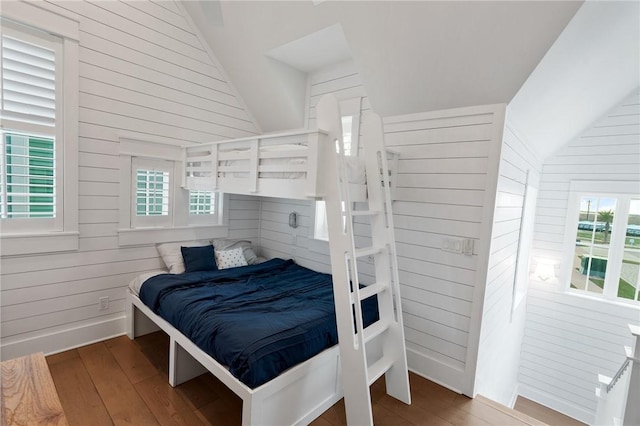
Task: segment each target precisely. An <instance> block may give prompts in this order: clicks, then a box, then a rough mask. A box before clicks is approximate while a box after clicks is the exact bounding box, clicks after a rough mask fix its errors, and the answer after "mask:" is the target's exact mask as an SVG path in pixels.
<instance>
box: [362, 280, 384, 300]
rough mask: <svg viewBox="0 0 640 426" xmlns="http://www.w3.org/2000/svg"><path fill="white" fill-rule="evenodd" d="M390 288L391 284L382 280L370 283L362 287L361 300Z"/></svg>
mask: <svg viewBox="0 0 640 426" xmlns="http://www.w3.org/2000/svg"><path fill="white" fill-rule="evenodd" d="M388 288H389V284H388V283H386V282H384V281H382V282H377V283H373V284H370V285H368V286H365V287H363V288H361V289H360V300H364V299H367V298H369V297H371V296H373V295H374V294H379V293H382V292H383V291H385V290H386V289H388Z"/></svg>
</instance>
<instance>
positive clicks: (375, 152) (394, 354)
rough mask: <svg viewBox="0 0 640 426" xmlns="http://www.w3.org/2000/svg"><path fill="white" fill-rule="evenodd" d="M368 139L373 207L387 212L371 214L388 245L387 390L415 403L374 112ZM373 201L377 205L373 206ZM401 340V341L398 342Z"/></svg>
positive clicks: (381, 266) (380, 272) (379, 263)
mask: <svg viewBox="0 0 640 426" xmlns="http://www.w3.org/2000/svg"><path fill="white" fill-rule="evenodd" d="M364 136H365V137H364V140H365V142H366V146H365V155H366V167H367V189H368V194H369V203H370V208H371V209H374V208H375V209H380V210H381V211H382V212H383V214H380V215H377V216H374V217H372V218H371V234H372V240H373V244H374V246H375V245H384V247H385V250H384V251H383V252H382V253H381V254H380V255H377V256H376V259H375V260H376V262H375V268H376V277H388V279H389V286H390V288H389V291H385V292H382V293H380V294H378V304H379V308H380V317H381V319H382V318H383V317H384V318H385V319H387V320H389V322H390V324H389V330H388V331H387V333H389V336H388V338H387V339H386V340H385V342H387V343H386V344H383V356H385V357H389V358H391V359H393V360H394V363H393V366H392V367H391V369H390V370H389V371H388V372H387V373H386V375H385V378H386V386H387V393H388V394H389V395H391V396H393V397H394V398H396V399H399V400H400V401H402V402H405V403H406V404H410V403H411V394H410V391H409V374H408V369H407V357H406V349H405V340H404V325H403V321H402V306H401V301H400V284H399V283H400V278H399V274H398V267H397V261H396V244H395V236H394V227H393V211H392V203H391V191H390V180H389V165H388V163H387V152H386V149H385V147H384V139H383V128H382V121H381V120H380V117H379V116H377V115H375V114H371V115H370V116H369V117H368V119H367V122H366V123H365V127H364ZM372 204H373V206H372ZM397 342H401V344H400V345H398V344H395V343H397Z"/></svg>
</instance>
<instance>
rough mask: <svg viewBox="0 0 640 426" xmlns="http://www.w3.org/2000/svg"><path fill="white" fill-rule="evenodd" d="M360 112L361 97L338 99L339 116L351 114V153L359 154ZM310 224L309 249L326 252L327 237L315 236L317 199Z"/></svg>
mask: <svg viewBox="0 0 640 426" xmlns="http://www.w3.org/2000/svg"><path fill="white" fill-rule="evenodd" d="M361 113H362V98H361V97H356V98H351V99H345V100H342V101H340V115H341V117H346V116H351V117H352V120H351V155H355V156H358V155H359V154H360V115H361ZM309 208H310V219H311V222H310V225H311V226H309V250H311V251H314V252H317V253H327V252H328V244H329V239H328V238H327V239H326V240H325V239H324V238H318V237H317V236H316V209H317V208H318V201H313V202H311V204H310V207H309Z"/></svg>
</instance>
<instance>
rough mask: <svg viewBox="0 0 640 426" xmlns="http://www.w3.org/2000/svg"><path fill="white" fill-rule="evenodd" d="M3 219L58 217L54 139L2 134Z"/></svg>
mask: <svg viewBox="0 0 640 426" xmlns="http://www.w3.org/2000/svg"><path fill="white" fill-rule="evenodd" d="M2 140H3V142H4V143H3V145H4V146H3V147H2V148H3V156H2V157H3V160H4V161H2V163H3V166H4V170H5V173H4V176H3V179H2V182H1V184H2V199H1V202H2V217H3V218H20V217H22V218H27V217H29V218H35V217H40V218H53V217H55V213H56V211H55V199H56V185H55V182H56V180H55V151H54V144H53V139H51V138H44V137H34V136H26V135H20V134H16V133H3V134H2Z"/></svg>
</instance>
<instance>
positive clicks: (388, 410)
mask: <svg viewBox="0 0 640 426" xmlns="http://www.w3.org/2000/svg"><path fill="white" fill-rule="evenodd" d="M168 350H169V342H168V339H167V337H166V335H165V334H163V333H161V332H158V333H153V334H150V335H147V336H143V337H139V338H137V339H136V340H135V341H131V340H129V339H128V338H127V337H126V336H122V337H118V338H115V339H111V340H108V341H105V342H100V343H96V344H93V345H89V346H84V347H82V348H79V349H75V350H71V351H68V352H63V353H61V354H57V355H52V356H49V357H47V362H48V364H49V368H50V370H51V374H52V376H53V380H54V382H55V385H56V388H57V390H58V394H59V396H60V401H61V403H62V406H63V408H64V411H65V413H66V415H67V418H68V420H69V424H70V425H82V426H84V425H92V426H93V425H96V426H97V425H111V424H116V425H136V426H139V425H157V424H160V425H223V426H232V425H239V424H240V421H241V412H242V402H241V400H240V399H239V398H238V397H237V396H235V395H234V394H233V393H232V392H230V391H229V390H228V389H227V388H226V387H225V386H224V385H223V384H222V383H221V382H219V381H218V380H217V379H215V378H214V377H213V376H212V375H210V374H206V375H202V376H200V377H197V378H195V379H193V380H191V381H189V382H187V383H184V384H182V385H180V386H177V387H175V388H172V387H171V386H169V384H168V381H167V374H168V371H167V370H168ZM410 381H411V394H412V399H413V401H412V402H413V403H412V405H410V406H407V405H405V404H403V403H401V402H399V401H397V400H395V399H393V398H391V397H389V396H388V395H386V393H385V390H384V377H383V378H381V379H380V380H378V381H377V382H376V383H374V384H373V386H372V388H371V389H372V401H373V412H374V421H375V424H376V425H378V426H384V425H390V426H405V425H433V426H451V425H455V426H466V425H474V426H475V425H478V426H483V425H514V426H521V425H522V426H524V425H543V424H544V423H542V422H540V421H538V420H534V419H533V418H531V417H528V416H527V415H524V414H520V413H518V412H516V411H513V410H510V409H508V408H506V407H503V406H500V405H498V404H496V403H493V402H492V401H489V400H487V399H484V398H482V397H478V398H475V399H473V400H472V399H469V398H467V397H465V396H462V395H459V394H456V393H454V392H452V391H450V390H447V389H445V388H443V387H441V386H438V385H436V384H434V383H432V382H430V381H428V380H426V379H424V378H422V377H419V376H417V375H415V374H411V375H410ZM312 424H313V425H314V426H343V425H346V420H345V413H344V403H343V401H340V402H338V403H337V404H335V405H334V406H333V407H332V408H330V409H329V410H327V411H326V412H325V413H324V414H323V415H322V416H321V417H320V418H318V419H317V420H316V421H314V422H313V423H312ZM274 426H276V425H274Z"/></svg>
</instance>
